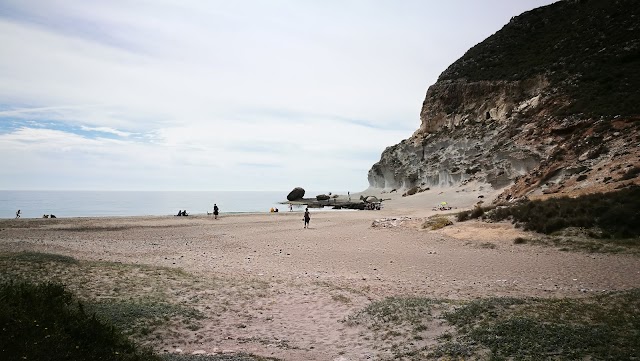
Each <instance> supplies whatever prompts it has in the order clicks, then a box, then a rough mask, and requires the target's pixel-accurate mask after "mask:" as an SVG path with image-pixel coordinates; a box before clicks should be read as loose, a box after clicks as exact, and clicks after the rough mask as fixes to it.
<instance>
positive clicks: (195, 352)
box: [191, 350, 207, 355]
mask: <svg viewBox="0 0 640 361" xmlns="http://www.w3.org/2000/svg"><path fill="white" fill-rule="evenodd" d="M191 354H192V355H206V354H207V351H205V350H196V351H193V352H192V353H191Z"/></svg>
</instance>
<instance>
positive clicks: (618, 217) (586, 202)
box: [487, 186, 640, 238]
mask: <svg viewBox="0 0 640 361" xmlns="http://www.w3.org/2000/svg"><path fill="white" fill-rule="evenodd" d="M487 216H488V217H489V219H491V220H494V221H501V220H505V219H508V218H509V217H512V218H513V221H514V222H515V223H517V224H520V223H521V224H523V226H524V229H525V230H530V231H536V232H540V233H545V234H550V233H553V232H556V231H559V230H561V229H563V228H567V227H584V228H593V227H598V228H600V229H602V230H603V231H604V234H608V235H610V237H619V238H631V237H638V236H640V187H637V186H634V187H631V188H627V189H623V190H620V191H616V192H610V193H605V194H591V195H586V196H582V197H578V198H568V197H563V198H552V199H548V200H545V201H528V202H524V203H521V204H517V205H513V206H509V207H500V208H496V209H495V210H493V211H492V212H489V213H487Z"/></svg>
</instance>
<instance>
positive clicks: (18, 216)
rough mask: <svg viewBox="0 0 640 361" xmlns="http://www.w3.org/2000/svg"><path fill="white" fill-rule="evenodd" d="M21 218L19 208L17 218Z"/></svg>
mask: <svg viewBox="0 0 640 361" xmlns="http://www.w3.org/2000/svg"><path fill="white" fill-rule="evenodd" d="M18 218H20V210H19V209H18V211H17V212H16V219H18Z"/></svg>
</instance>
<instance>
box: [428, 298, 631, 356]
mask: <svg viewBox="0 0 640 361" xmlns="http://www.w3.org/2000/svg"><path fill="white" fill-rule="evenodd" d="M444 318H445V319H446V320H447V321H449V322H450V323H451V324H453V325H454V326H455V327H456V329H457V331H458V337H457V341H456V342H455V343H456V344H457V346H456V347H457V348H459V349H467V350H468V349H470V348H476V352H480V351H482V350H485V351H486V350H488V351H489V352H490V354H491V356H492V358H493V359H505V358H512V359H532V360H536V359H548V358H555V359H572V360H573V359H583V358H588V359H597V360H622V359H633V357H637V356H638V352H639V350H640V290H632V291H628V292H619V293H611V294H606V295H600V296H596V297H592V298H588V299H533V298H532V299H514V298H489V299H483V300H477V301H472V302H469V303H467V304H465V305H464V306H462V307H459V308H457V309H455V310H453V311H451V312H448V313H445V314H444ZM454 349H455V348H454ZM440 351H442V350H440ZM454 355H455V354H454ZM454 355H449V356H454Z"/></svg>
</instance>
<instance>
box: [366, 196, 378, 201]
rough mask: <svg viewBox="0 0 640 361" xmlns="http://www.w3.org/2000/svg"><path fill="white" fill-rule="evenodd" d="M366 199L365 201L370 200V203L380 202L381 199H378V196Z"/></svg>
mask: <svg viewBox="0 0 640 361" xmlns="http://www.w3.org/2000/svg"><path fill="white" fill-rule="evenodd" d="M364 201H365V202H368V203H376V202H380V201H379V200H378V198H376V197H374V196H369V197H367V199H365V200H364Z"/></svg>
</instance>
